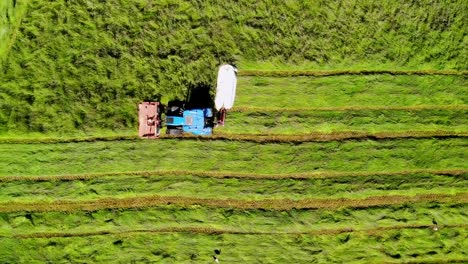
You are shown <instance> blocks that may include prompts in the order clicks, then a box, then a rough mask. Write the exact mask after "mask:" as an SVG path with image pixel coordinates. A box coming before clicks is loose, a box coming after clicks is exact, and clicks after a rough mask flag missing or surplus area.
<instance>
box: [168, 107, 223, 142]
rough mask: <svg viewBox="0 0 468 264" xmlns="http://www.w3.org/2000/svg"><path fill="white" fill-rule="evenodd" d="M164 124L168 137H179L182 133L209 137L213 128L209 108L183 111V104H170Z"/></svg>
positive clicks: (211, 112) (211, 111)
mask: <svg viewBox="0 0 468 264" xmlns="http://www.w3.org/2000/svg"><path fill="white" fill-rule="evenodd" d="M165 123H166V126H167V129H166V134H168V135H181V134H183V133H190V134H193V135H201V136H205V135H211V134H212V133H213V127H214V116H213V109H212V108H209V107H205V108H189V109H185V103H182V102H178V101H177V102H170V103H169V106H168V108H167V111H166V122H165Z"/></svg>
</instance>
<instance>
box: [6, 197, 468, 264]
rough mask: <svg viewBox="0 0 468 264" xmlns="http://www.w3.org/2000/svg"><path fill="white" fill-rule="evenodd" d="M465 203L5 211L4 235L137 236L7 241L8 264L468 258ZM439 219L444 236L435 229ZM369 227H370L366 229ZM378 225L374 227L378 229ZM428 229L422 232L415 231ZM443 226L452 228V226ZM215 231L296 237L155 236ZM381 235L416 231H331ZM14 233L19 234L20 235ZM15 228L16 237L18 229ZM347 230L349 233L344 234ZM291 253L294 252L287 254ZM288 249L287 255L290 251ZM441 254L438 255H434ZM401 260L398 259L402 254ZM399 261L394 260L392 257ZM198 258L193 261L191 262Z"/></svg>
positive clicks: (11, 238)
mask: <svg viewBox="0 0 468 264" xmlns="http://www.w3.org/2000/svg"><path fill="white" fill-rule="evenodd" d="M463 208H464V206H461V205H448V204H446V205H443V204H442V205H437V206H435V205H434V204H418V205H405V206H393V207H386V208H372V209H366V210H348V209H344V210H337V211H330V210H313V211H311V210H292V211H263V210H249V211H243V210H235V209H234V210H233V209H214V210H213V209H209V210H207V209H205V208H191V209H184V210H181V209H180V208H177V207H173V206H169V207H162V208H158V209H145V210H139V211H134V210H114V211H107V210H104V211H97V212H92V213H84V212H75V213H71V214H70V213H67V214H64V213H54V212H51V213H28V214H25V213H12V214H1V216H2V217H1V218H0V221H1V223H2V225H1V226H2V227H4V228H3V230H2V233H1V234H2V235H8V236H9V235H15V234H16V235H18V234H34V233H35V232H37V233H57V234H60V233H63V234H66V233H67V232H68V233H76V234H79V233H83V230H87V231H88V232H93V231H115V232H122V231H131V230H142V231H144V230H147V232H134V233H132V232H130V233H121V234H118V233H117V234H114V235H112V234H111V235H95V236H92V235H91V236H85V237H70V238H61V237H55V238H54V237H51V238H26V239H24V238H23V239H22V238H13V237H6V238H5V237H4V238H0V239H1V241H2V246H3V248H4V249H5V254H2V257H1V259H0V260H2V261H3V262H28V261H31V260H33V259H34V260H36V261H37V260H41V261H42V260H43V261H46V260H48V261H52V262H55V261H63V260H66V261H72V262H76V261H90V260H92V261H95V262H108V261H118V262H130V261H131V260H132V259H133V260H135V261H140V262H141V261H143V262H144V261H145V260H147V261H157V262H162V263H172V262H184V263H190V261H193V262H199V261H205V260H206V261H208V260H209V259H210V258H211V255H212V252H213V249H215V248H221V249H222V254H221V255H220V259H221V260H222V261H226V262H228V261H229V262H237V261H241V262H252V261H257V262H260V263H278V262H288V260H289V261H290V260H294V262H295V263H308V262H310V261H311V260H314V261H317V262H330V261H337V262H341V261H347V262H352V261H357V262H358V261H362V260H363V259H365V260H369V261H376V262H382V261H398V258H401V259H404V260H427V259H434V260H437V259H439V260H442V259H445V260H450V259H463V258H464V254H466V249H465V248H464V247H463V246H462V245H463V243H464V239H465V236H464V235H463V233H464V230H465V229H464V228H460V227H458V228H457V227H449V225H452V224H457V223H461V222H465V223H466V219H467V216H466V215H465V214H463V213H462V212H463ZM433 218H436V219H438V221H439V224H440V230H439V231H433V230H432V229H431V228H430V226H431V224H432V219H433ZM364 223H367V224H364ZM370 223H373V224H370ZM418 225H427V227H422V228H414V229H413V228H411V226H418ZM443 225H446V227H444V226H443ZM174 226H178V227H184V226H191V227H195V228H203V227H211V228H212V227H215V228H218V229H226V230H241V231H251V232H287V233H290V232H292V234H271V235H260V234H255V235H241V234H219V235H213V234H204V233H185V232H180V233H177V232H174V233H167V234H160V233H152V232H151V230H156V229H157V228H164V227H174ZM349 226H352V227H353V228H354V229H355V230H374V229H375V228H377V227H394V226H395V227H397V226H408V227H410V228H408V229H404V228H403V229H396V230H392V229H389V230H385V229H383V230H378V229H377V230H376V231H372V232H366V231H364V232H352V231H348V232H344V233H338V234H333V233H331V234H328V233H326V232H325V231H326V230H334V229H338V230H339V229H343V228H344V229H346V228H349ZM13 230H14V231H13ZM314 230H315V231H318V232H320V231H323V232H324V234H323V235H320V234H319V233H317V234H309V235H307V234H303V235H297V234H294V232H308V231H309V232H310V231H314ZM12 231H13V232H12ZM341 232H342V231H341ZM259 249H261V250H259ZM286 249H287V250H286ZM285 250H286V251H285ZM428 252H433V253H428ZM398 254H399V255H400V256H399V257H397V255H398ZM392 256H393V257H392ZM191 257H192V258H195V257H196V259H193V260H191V259H190V258H191Z"/></svg>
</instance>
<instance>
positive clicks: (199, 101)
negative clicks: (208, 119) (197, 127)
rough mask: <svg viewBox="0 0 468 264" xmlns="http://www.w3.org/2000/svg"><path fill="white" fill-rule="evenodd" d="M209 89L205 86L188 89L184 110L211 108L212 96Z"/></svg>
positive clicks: (212, 103) (212, 104)
mask: <svg viewBox="0 0 468 264" xmlns="http://www.w3.org/2000/svg"><path fill="white" fill-rule="evenodd" d="M210 91H211V87H210V86H209V85H206V84H202V85H197V86H193V87H190V89H189V92H188V94H187V98H186V102H187V103H186V105H185V108H186V109H201V108H213V106H214V96H212V95H211V93H210Z"/></svg>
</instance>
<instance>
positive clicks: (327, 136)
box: [0, 130, 468, 144]
mask: <svg viewBox="0 0 468 264" xmlns="http://www.w3.org/2000/svg"><path fill="white" fill-rule="evenodd" d="M463 137H468V132H453V131H443V130H439V131H402V132H377V133H371V132H360V131H340V132H331V133H321V132H317V133H308V134H296V135H283V134H234V133H232V134H231V133H221V132H218V133H216V134H214V135H212V136H196V135H189V134H185V135H182V136H173V135H161V136H160V137H159V139H158V140H165V139H187V140H227V141H248V142H255V143H294V142H299V143H300V142H325V141H342V140H363V139H371V140H386V139H401V138H463ZM124 140H147V139H140V138H138V136H136V135H135V136H110V137H83V138H42V139H28V138H24V139H21V138H2V139H0V144H53V143H76V142H95V141H124Z"/></svg>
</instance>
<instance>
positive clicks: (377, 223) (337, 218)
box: [0, 202, 468, 237]
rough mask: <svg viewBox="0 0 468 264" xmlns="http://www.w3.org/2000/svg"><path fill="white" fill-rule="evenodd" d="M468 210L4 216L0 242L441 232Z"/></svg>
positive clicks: (415, 206)
mask: <svg viewBox="0 0 468 264" xmlns="http://www.w3.org/2000/svg"><path fill="white" fill-rule="evenodd" d="M466 208H467V205H466V203H461V202H454V203H436V202H419V203H408V204H401V205H388V206H380V207H369V208H332V209H330V208H322V209H313V210H299V209H289V210H264V209H249V210H245V209H237V208H234V207H232V208H225V207H215V208H209V207H205V206H190V207H180V206H175V205H164V206H159V207H150V208H141V209H120V210H95V211H81V210H77V211H73V212H60V211H49V212H39V211H30V212H26V211H21V212H10V213H6V212H2V213H0V216H1V217H0V224H1V225H0V226H1V229H0V236H3V237H5V236H6V237H14V236H16V235H19V234H22V235H27V234H36V233H37V234H39V233H41V232H43V233H61V232H63V233H76V234H78V233H83V232H90V233H91V232H93V233H96V232H103V231H108V232H116V231H132V230H157V229H162V228H174V230H175V231H177V230H176V228H206V229H209V228H211V229H213V230H215V229H218V230H230V231H232V232H258V233H261V232H263V233H266V232H272V233H281V232H283V233H298V232H299V233H305V232H319V231H321V230H346V229H347V230H349V231H353V230H371V229H377V228H397V227H399V226H402V227H408V228H411V227H417V226H434V224H433V220H435V221H437V225H438V226H439V227H441V228H443V227H444V226H455V225H463V224H466V223H467V220H468V216H467V215H466V213H465V212H464V211H466ZM200 232H202V231H200ZM324 233H326V232H324ZM338 233H339V232H338Z"/></svg>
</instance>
